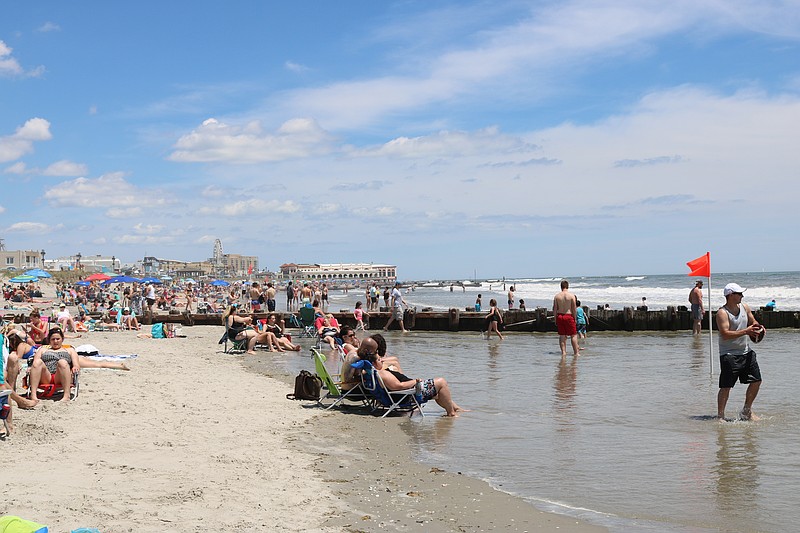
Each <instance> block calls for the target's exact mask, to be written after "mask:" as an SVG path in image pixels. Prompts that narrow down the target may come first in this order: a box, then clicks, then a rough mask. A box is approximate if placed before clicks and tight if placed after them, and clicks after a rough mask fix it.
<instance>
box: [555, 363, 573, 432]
mask: <svg viewBox="0 0 800 533" xmlns="http://www.w3.org/2000/svg"><path fill="white" fill-rule="evenodd" d="M577 382H578V358H577V357H572V358H570V359H568V358H566V357H562V358H561V361H560V362H559V363H558V368H557V369H556V375H555V380H554V381H553V388H554V389H555V394H554V395H553V412H554V413H555V420H556V422H557V423H558V426H559V427H558V431H573V430H574V429H575V421H574V415H573V411H574V410H575V396H576V392H577Z"/></svg>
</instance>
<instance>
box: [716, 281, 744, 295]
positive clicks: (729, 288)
mask: <svg viewBox="0 0 800 533" xmlns="http://www.w3.org/2000/svg"><path fill="white" fill-rule="evenodd" d="M746 290H747V289H745V288H744V287H742V286H741V285H739V284H738V283H728V284H727V285H725V289H724V290H723V291H722V294H723V295H724V296H729V295H731V294H733V293H735V292H738V293H742V292H744V291H746Z"/></svg>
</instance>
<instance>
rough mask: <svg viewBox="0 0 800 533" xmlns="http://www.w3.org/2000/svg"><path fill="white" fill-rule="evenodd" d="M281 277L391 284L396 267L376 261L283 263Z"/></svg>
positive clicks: (334, 281)
mask: <svg viewBox="0 0 800 533" xmlns="http://www.w3.org/2000/svg"><path fill="white" fill-rule="evenodd" d="M280 269H281V273H280V277H281V278H283V279H287V280H289V279H291V280H294V279H302V280H309V281H328V282H331V283H357V282H370V283H371V282H375V283H378V284H379V285H385V284H392V283H394V282H395V281H396V280H397V267H396V266H395V265H384V264H377V263H314V264H297V263H285V264H283V265H281V266H280Z"/></svg>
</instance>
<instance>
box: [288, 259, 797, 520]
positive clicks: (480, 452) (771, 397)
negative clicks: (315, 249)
mask: <svg viewBox="0 0 800 533" xmlns="http://www.w3.org/2000/svg"><path fill="white" fill-rule="evenodd" d="M666 278H667V279H666V280H664V279H659V280H656V281H655V282H654V283H651V285H652V286H648V285H647V284H646V283H645V282H644V280H642V279H638V280H631V281H632V282H635V283H636V284H637V285H636V287H641V288H645V289H649V292H648V293H647V297H648V302H649V301H650V300H651V295H653V296H652V298H653V300H655V301H659V302H660V303H659V305H664V306H666V305H667V304H668V296H667V295H669V294H671V293H670V291H680V292H679V293H678V292H675V294H676V295H678V294H680V295H681V296H682V297H683V298H685V297H686V294H685V293H688V288H689V287H690V286H691V280H690V279H689V280H688V281H689V282H688V283H687V279H686V278H685V277H684V279H682V280H673V281H674V284H675V286H669V285H668V284H667V281H670V279H671V278H670V277H666ZM672 278H675V277H672ZM765 278H768V280H769V279H771V280H772V283H771V284H770V283H765V282H764V280H765ZM598 279H604V280H608V279H609V278H592V279H589V278H587V280H589V281H586V282H585V283H586V285H585V286H584V289H582V290H581V289H580V287H579V286H576V287H575V288H576V292H577V291H578V290H581V293H585V294H589V287H591V286H593V285H592V284H595V286H596V285H597V284H599V283H600V282H598V281H597V280H598ZM646 279H647V278H645V280H646ZM731 280H735V281H737V282H739V283H740V284H742V285H744V286H746V287H748V296H750V295H751V290H752V291H753V293H755V292H756V290H759V289H758V287H759V286H762V287H767V288H768V289H767V290H775V288H776V287H786V290H785V292H784V293H783V296H780V297H779V296H778V295H777V294H775V295H774V297H775V298H776V300H778V306H779V308H780V309H787V308H789V306H790V305H793V304H792V302H794V301H798V302H800V300H798V294H797V293H798V289H797V283H796V280H797V274H796V273H795V274H792V275H785V274H779V275H774V277H772V278H770V277H769V276H764V275H759V276H758V277H756V276H754V277H752V278H750V279H749V280H743V277H742V276H741V275H739V276H737V277H732V278H731ZM558 281H560V280H550V281H525V282H522V281H520V282H519V286H520V288H521V290H530V291H531V294H533V293H534V289H532V288H531V287H533V286H537V285H540V284H542V285H544V284H548V283H549V284H550V286H549V288H550V289H553V287H555V288H554V289H553V291H554V290H557V282H558ZM759 281H760V282H761V283H759ZM576 282H577V280H576ZM526 285H527V286H526ZM575 285H577V283H576V284H575ZM606 285H608V286H613V287H617V286H623V285H621V284H616V283H613V282H610V281H609V282H606ZM721 286H722V284H721V283H720V287H721ZM655 287H659V290H658V291H656V290H653V289H654V288H655ZM751 287H752V289H751ZM429 290H430V291H431V294H433V295H434V296H432V297H430V298H429V297H427V296H426V293H427V292H428V291H429ZM537 290H538V289H537ZM598 290H599V289H598ZM636 290H637V289H636V288H632V287H629V290H628V292H627V293H625V294H628V295H629V296H630V297H632V298H633V300H634V302H632V303H635V299H636V295H637V294H638V293H637V292H635V291H636ZM551 292H552V291H551ZM719 292H721V291H719ZM620 294H622V292H620ZM659 294H661V295H662V296H655V295H659ZM351 296H352V295H348V297H351ZM409 296H410V298H409V299H410V300H412V301H413V300H414V298H419V301H420V302H421V303H423V304H425V305H429V303H430V302H433V301H437V302H441V305H442V306H443V307H445V308H446V307H448V306H449V305H450V303H449V302H452V301H453V300H448V298H455V297H456V296H458V293H456V292H455V291H454V293H450V291H449V289H445V290H441V289H428V288H426V289H422V290H417V291H414V293H411V294H410V295H409ZM423 296H426V297H425V298H422V297H423ZM772 296H773V295H772V294H770V298H771V297H772ZM460 297H462V298H463V293H461V295H460ZM550 297H552V295H551V296H550ZM640 298H641V297H639V299H640ZM764 298H766V296H765V297H764ZM525 299H526V301H527V299H528V298H527V297H525ZM531 300H532V301H533V300H534V297H531ZM622 300H623V298H620V299H619V302H620V303H622ZM484 302H487V299H486V294H484ZM600 302H603V303H605V302H604V300H601V299H598V303H600ZM782 302H783V303H782ZM334 303H335V302H334ZM487 303H488V302H487ZM609 303H612V307H619V306H618V305H614V303H613V300H612V301H611V302H609ZM795 305H797V304H795ZM796 308H800V305H797V307H796ZM385 336H386V337H387V341H388V344H389V353H390V354H392V355H397V356H399V357H400V360H401V362H402V365H403V370H404V371H405V373H406V374H408V375H410V376H413V377H433V376H444V377H445V378H447V380H448V381H449V383H450V385H451V388H452V390H453V396H454V398H455V399H456V401H458V403H459V404H460V405H462V406H463V407H465V408H467V409H470V410H471V411H470V412H469V413H465V414H464V415H463V416H462V417H460V418H458V419H456V420H453V419H448V418H443V417H440V416H439V415H440V414H441V413H442V412H443V411H442V410H441V408H439V407H438V406H437V405H436V404H435V403H433V402H430V403H429V404H428V405H427V406H426V408H425V411H426V413H427V414H428V415H430V416H426V417H424V418H422V417H419V416H415V417H412V418H411V419H397V421H396V423H398V424H400V425H401V427H403V429H404V430H405V431H407V432H408V433H409V435H410V436H411V439H412V442H413V446H414V452H415V454H416V455H417V456H418V457H419V458H420V459H421V460H424V461H429V462H432V463H434V464H436V465H438V466H440V467H442V468H446V469H448V470H451V471H460V472H463V473H464V474H468V475H472V476H474V477H478V478H481V479H486V480H488V481H489V482H490V483H492V484H493V485H494V486H496V487H497V488H499V489H501V490H504V491H507V492H510V493H513V494H516V495H519V496H520V497H522V498H525V499H526V500H528V501H530V502H531V503H532V504H534V505H536V506H537V507H540V508H543V509H547V510H552V511H556V512H560V513H564V514H569V515H573V516H577V517H580V518H583V519H586V520H589V521H592V522H595V523H599V524H603V525H606V526H609V527H610V528H611V529H612V530H614V531H626V532H627V531H716V530H722V531H776V532H777V531H791V530H794V528H795V527H796V524H797V523H800V506H798V505H797V494H800V459H798V456H797V454H796V453H795V450H796V447H797V444H798V443H799V442H800V424H799V423H798V422H800V420H799V419H800V405H798V403H799V402H798V399H797V387H796V384H795V376H797V375H800V358H798V357H797V356H796V353H795V352H796V350H797V342H798V340H800V335H798V332H797V331H795V330H777V329H776V330H771V331H769V333H768V334H767V338H766V339H765V340H764V341H763V342H762V343H761V344H759V345H758V346H757V347H756V351H757V352H758V359H759V363H760V365H761V371H762V375H763V378H764V382H763V385H762V388H761V391H760V393H759V396H758V399H757V400H756V402H755V404H754V412H756V413H757V414H758V415H759V416H761V417H762V418H761V420H759V421H755V422H742V421H735V422H725V423H720V422H718V421H716V420H714V419H713V417H714V415H715V414H716V394H717V391H718V386H717V380H718V375H719V363H718V359H717V352H716V337H715V339H714V344H713V373H711V372H710V367H709V359H710V356H709V344H708V343H709V339H708V335H707V334H704V335H702V336H700V337H693V336H692V335H691V333H690V332H666V333H664V332H653V333H635V334H631V333H624V332H605V333H592V332H591V331H590V333H589V338H588V339H587V342H586V349H585V350H584V351H583V352H582V354H583V355H581V356H580V357H578V358H574V357H573V356H571V355H570V356H568V357H567V358H565V359H563V360H562V358H561V357H560V352H559V349H558V338H557V336H556V335H555V334H539V333H509V334H507V335H506V338H505V339H504V340H502V341H501V340H499V339H496V338H492V339H491V340H486V339H484V338H483V337H481V335H480V334H478V333H472V332H461V333H450V332H411V333H408V334H405V335H403V334H400V333H397V332H389V333H387V334H385ZM306 342H307V341H306ZM304 353H307V352H304ZM278 358H279V360H280V361H282V362H283V364H284V365H285V367H286V369H287V370H288V371H289V372H293V373H294V372H296V371H298V370H299V369H302V368H306V369H313V365H312V364H311V359H310V357H307V356H305V357H298V356H297V355H295V354H291V355H283V354H281V355H279V356H278ZM744 390H745V386H742V385H737V386H736V387H735V388H734V389H733V391H732V392H731V397H730V401H729V404H728V409H727V415H728V416H729V417H735V416H736V413H737V412H738V410H739V409H740V408H741V405H742V403H743V401H744Z"/></svg>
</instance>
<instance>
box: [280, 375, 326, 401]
mask: <svg viewBox="0 0 800 533" xmlns="http://www.w3.org/2000/svg"><path fill="white" fill-rule="evenodd" d="M321 390H322V380H321V379H320V377H319V376H318V375H316V374H312V373H311V372H309V371H308V370H301V371H300V373H299V374H298V375H297V377H296V378H294V394H287V395H286V399H287V400H317V401H319V393H320V391H321Z"/></svg>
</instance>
